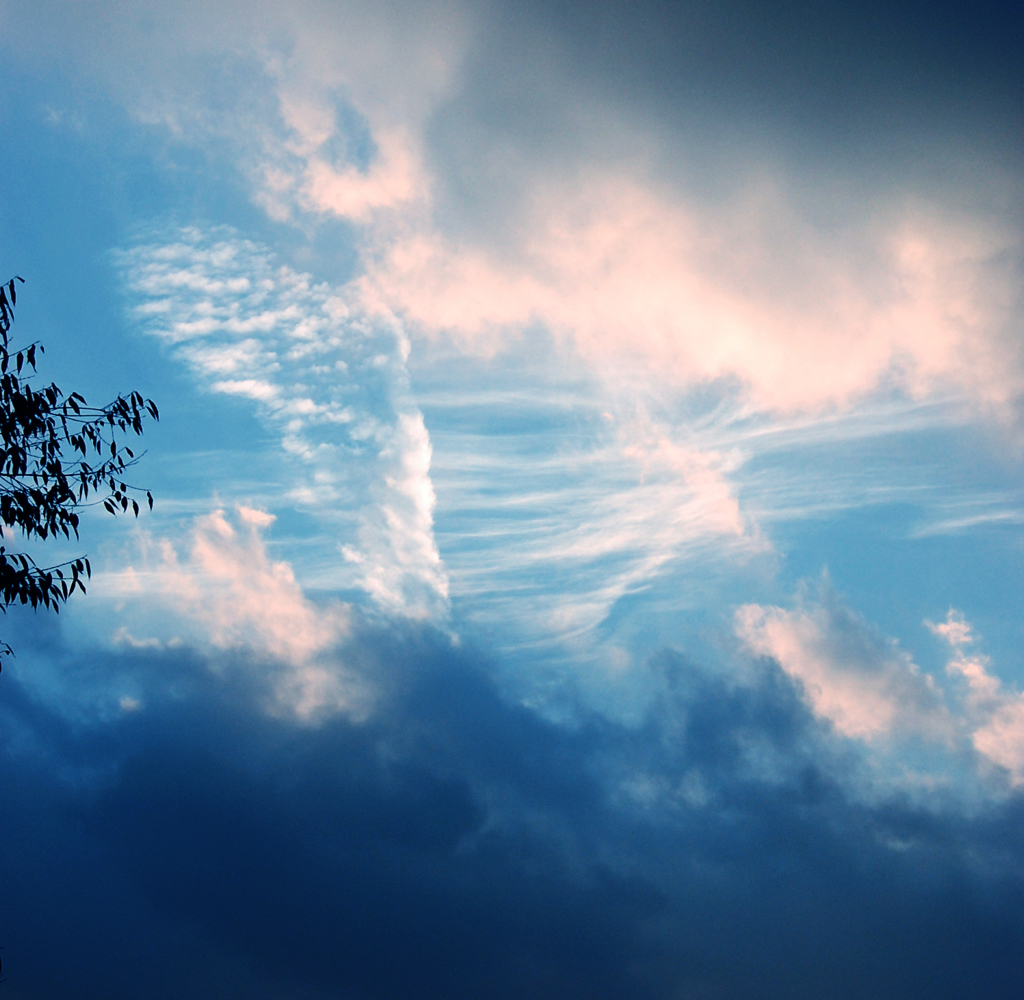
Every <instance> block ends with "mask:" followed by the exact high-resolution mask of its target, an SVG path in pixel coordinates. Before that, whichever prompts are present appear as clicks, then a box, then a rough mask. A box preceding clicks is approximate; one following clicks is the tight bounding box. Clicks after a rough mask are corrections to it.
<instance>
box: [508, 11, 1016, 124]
mask: <svg viewBox="0 0 1024 1000" xmlns="http://www.w3.org/2000/svg"><path fill="white" fill-rule="evenodd" d="M528 6H529V8H530V14H528V15H525V16H524V14H523V13H522V5H516V6H515V8H512V7H507V8H503V13H502V14H501V15H500V17H499V23H500V24H501V28H500V29H499V32H500V34H502V35H503V36H504V37H506V38H508V37H510V36H514V35H515V33H516V29H517V28H518V27H519V26H521V25H523V23H524V22H526V23H527V24H528V25H529V27H528V28H527V30H526V32H525V33H524V35H525V37H531V36H532V38H533V40H534V42H535V44H536V43H537V39H538V38H545V37H546V38H548V39H549V40H550V43H551V44H553V45H554V46H556V47H557V51H558V52H559V53H562V54H570V55H571V56H572V58H573V60H574V61H575V62H576V64H577V65H578V66H579V67H581V68H582V69H584V70H585V71H586V73H587V75H588V76H589V78H590V79H591V81H593V82H597V83H598V84H600V81H601V80H603V81H604V82H605V88H606V89H607V90H608V91H609V92H615V93H617V94H620V95H622V96H626V97H641V98H642V97H644V95H645V91H648V90H649V91H652V92H653V93H654V94H656V95H658V96H659V97H660V98H662V99H664V100H668V101H672V102H675V103H677V104H687V103H689V104H695V105H697V106H700V105H702V104H704V105H710V106H714V105H716V104H717V105H719V106H720V107H721V106H722V105H726V106H728V105H731V106H732V107H733V109H734V110H735V111H737V112H741V111H742V109H744V108H746V109H747V111H749V112H751V113H753V114H754V115H758V114H768V115H772V116H781V117H786V116H791V117H793V118H794V120H796V121H805V122H806V123H808V124H813V125H815V126H816V127H818V128H820V127H822V126H827V125H829V123H832V125H833V126H837V127H838V128H840V129H841V128H843V127H844V125H849V124H852V123H853V122H855V121H856V120H858V119H862V118H863V119H864V120H865V122H866V123H867V122H869V121H870V120H871V119H875V120H876V122H877V121H880V120H886V119H888V120H889V121H890V122H891V123H892V124H898V123H899V122H900V119H901V118H902V117H904V116H905V115H907V114H909V113H914V112H921V111H922V110H926V109H929V108H930V110H931V113H932V114H933V115H936V116H939V117H946V116H948V117H949V118H950V119H951V120H953V121H957V120H959V121H961V122H963V123H966V122H967V120H968V118H969V116H970V115H971V114H972V113H976V112H980V111H984V110H985V109H988V110H989V111H992V110H996V109H999V110H1001V111H1002V113H1003V114H1008V115H1010V116H1012V117H1013V119H1014V120H1015V122H1016V124H1017V125H1018V126H1019V125H1020V123H1021V111H1020V107H1021V104H1020V102H1021V100H1022V98H1024V72H1022V70H1021V64H1020V58H1019V56H1020V51H1021V48H1022V45H1024V16H1022V14H1021V11H1020V8H1019V6H1018V5H1014V4H1010V3H1002V2H989V3H981V4H972V3H964V2H949V3H920V2H914V0H903V2H895V3H831V4H829V3H809V2H806V0H787V2H782V3H773V4H765V3H756V2H753V0H726V2H715V3H710V2H699V0H690V2H678V0H647V2H642V3H636V4H624V3H620V2H609V0H599V2H598V3H593V4H586V5H583V4H578V3H554V4H548V3H545V4H532V5H528ZM903 124H908V122H907V121H904V122H903ZM1018 138H1019V136H1018Z"/></svg>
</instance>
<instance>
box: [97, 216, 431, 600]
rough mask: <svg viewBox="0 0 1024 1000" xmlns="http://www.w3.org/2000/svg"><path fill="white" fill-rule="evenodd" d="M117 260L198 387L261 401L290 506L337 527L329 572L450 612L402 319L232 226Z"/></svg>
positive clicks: (193, 232)
mask: <svg viewBox="0 0 1024 1000" xmlns="http://www.w3.org/2000/svg"><path fill="white" fill-rule="evenodd" d="M116 259H117V261H118V263H119V266H120V267H121V269H122V273H123V275H124V278H125V282H126V284H127V287H128V290H129V293H130V296H131V299H132V316H133V318H134V319H135V321H136V322H137V323H139V324H140V325H141V327H142V328H143V329H144V330H145V331H146V332H148V333H150V334H152V335H154V336H156V337H158V338H159V339H160V340H161V341H162V342H163V343H164V344H165V345H166V346H167V349H168V350H169V352H170V353H171V354H172V356H173V357H174V358H175V359H176V360H178V361H179V362H180V363H183V364H184V365H185V366H186V367H187V368H188V370H189V371H190V373H191V374H192V376H193V377H194V378H195V379H196V381H197V383H198V384H199V386H200V387H201V388H203V389H206V390H207V391H209V392H213V393H218V394H222V395H226V396H237V397H241V398H243V399H246V400H251V401H252V402H253V403H254V404H255V405H256V410H257V413H258V415H259V417H260V418H261V420H262V421H263V422H264V423H265V424H266V425H267V426H268V427H270V428H272V429H273V430H274V431H275V432H276V433H278V434H279V435H280V442H281V449H282V450H283V452H284V454H285V456H286V457H289V458H291V459H292V460H293V462H292V465H291V469H290V472H291V475H292V476H293V477H294V480H293V482H292V483H291V484H290V486H289V490H288V495H287V497H286V499H287V500H288V501H289V502H290V503H291V504H294V505H296V506H298V507H299V509H301V510H305V511H309V512H312V513H315V514H316V516H317V518H318V519H319V520H320V523H321V524H322V525H323V526H324V527H325V528H328V527H329V528H330V529H331V530H332V531H333V533H334V538H333V546H331V549H332V550H333V553H332V554H333V556H334V558H333V560H332V564H331V565H328V566H327V567H326V568H325V570H326V571H325V572H324V575H325V576H326V577H327V578H328V579H329V578H330V574H331V573H333V576H334V585H335V587H338V586H352V585H356V586H361V587H363V589H364V590H366V591H367V592H368V593H369V594H370V595H371V596H372V597H373V598H375V599H377V600H379V601H380V602H381V603H382V606H383V607H384V608H385V609H386V610H387V611H389V612H391V613H397V614H410V615H413V616H416V617H422V616H443V615H444V614H445V613H446V606H447V586H448V584H447V577H446V575H445V570H444V566H443V564H442V563H441V560H440V557H439V555H438V552H437V547H436V545H435V544H434V540H433V535H432V524H433V520H432V515H433V488H432V486H431V483H430V454H431V449H430V440H429V436H428V435H427V431H426V428H425V426H424V424H423V418H422V416H421V414H420V412H419V410H418V408H417V406H416V403H415V401H414V400H413V398H412V395H411V392H410V389H409V379H408V374H407V372H406V359H407V357H408V349H409V348H408V342H407V340H406V338H405V335H404V333H403V331H402V328H401V325H400V324H398V323H397V322H396V321H395V320H394V318H393V317H392V318H390V319H388V318H386V317H384V318H382V317H375V318H370V317H367V316H366V315H365V314H364V313H363V312H361V311H360V310H359V309H358V307H357V305H356V304H355V303H353V301H352V298H351V295H350V294H349V293H348V291H347V290H346V289H345V288H341V289H337V288H332V287H330V286H329V285H326V284H316V283H314V282H313V281H312V279H311V278H310V276H309V275H307V274H300V273H297V272H295V271H293V270H292V269H290V268H288V267H286V266H282V265H279V264H277V263H276V262H275V261H274V259H273V256H272V255H271V254H270V253H269V252H268V251H267V250H266V249H265V248H263V247H260V246H258V245H257V244H254V243H252V242H250V241H247V240H243V239H241V238H240V237H238V235H237V234H236V233H234V232H233V231H231V230H229V229H220V230H213V231H211V232H204V231H201V230H198V229H194V228H193V229H185V230H181V231H177V232H173V233H170V234H167V235H166V236H165V237H164V239H163V241H161V242H157V243H148V244H140V245H138V246H135V247H133V248H132V249H130V250H125V251H121V252H119V253H118V254H117V255H116ZM350 512H355V513H354V514H353V513H350ZM353 522H355V523H354V524H353ZM342 551H344V552H345V553H347V554H348V557H349V559H348V562H347V563H346V561H345V560H343V559H342V557H341V556H342ZM346 565H347V566H348V567H350V569H349V571H348V572H346V570H345V567H346ZM353 568H354V570H355V572H354V574H353V572H352V569H353ZM353 576H354V579H353Z"/></svg>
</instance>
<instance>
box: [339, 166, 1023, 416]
mask: <svg viewBox="0 0 1024 1000" xmlns="http://www.w3.org/2000/svg"><path fill="white" fill-rule="evenodd" d="M787 202H788V199H787V196H786V194H785V192H784V189H779V188H778V187H774V186H772V185H762V186H761V189H760V190H758V189H756V188H755V189H754V190H752V191H750V192H748V193H747V194H746V195H745V196H741V197H739V198H738V199H737V200H736V201H735V203H733V204H730V205H729V206H728V207H727V208H726V209H725V210H724V211H723V210H721V209H719V210H717V211H716V210H713V209H711V208H710V207H708V206H700V205H698V204H694V203H690V204H688V203H687V200H686V199H685V198H684V197H680V196H679V195H678V194H675V193H673V192H672V191H671V190H668V189H663V190H659V189H658V187H657V186H656V185H655V184H652V183H650V182H645V181H644V180H643V179H642V178H640V177H637V176H635V175H631V174H630V173H619V174H612V175H605V176H600V175H599V176H596V177H584V178H576V179H574V180H573V182H572V183H571V185H566V186H565V187H561V186H559V185H557V184H556V185H554V186H551V185H545V184H544V182H541V181H538V182H537V184H536V187H535V190H534V191H533V192H532V196H531V200H530V202H529V203H528V205H527V206H526V207H525V209H524V212H525V214H526V218H527V221H525V222H524V223H523V225H522V230H521V231H522V233H523V236H522V238H521V240H520V241H518V242H517V243H516V244H515V245H514V246H512V247H509V246H505V247H502V249H501V250H500V252H494V251H492V250H489V249H488V248H487V247H486V246H485V245H479V244H478V245H475V246H474V245H473V243H472V242H469V241H465V242H462V243H460V242H458V241H455V240H452V239H451V238H448V237H446V236H445V235H444V234H443V233H442V232H439V231H436V230H430V229H422V228H421V229H419V230H417V231H414V232H413V233H411V234H408V235H406V234H404V233H402V232H400V231H399V232H398V233H397V234H396V235H395V237H393V238H392V239H390V240H389V238H388V237H387V235H385V236H383V237H381V245H380V249H379V251H377V252H376V253H375V254H374V256H372V257H371V258H370V266H369V270H368V274H367V277H366V279H365V282H364V285H365V288H366V294H367V295H368V296H370V298H371V301H380V302H382V303H386V305H387V306H388V307H389V308H390V309H393V310H395V311H396V312H398V313H399V314H401V315H403V316H405V317H407V318H408V319H409V321H410V322H412V323H414V324H415V325H416V326H417V327H418V328H419V329H421V330H423V331H426V332H427V333H428V334H430V335H437V334H438V333H442V332H443V333H448V334H451V335H454V336H456V337H457V338H458V339H459V342H460V343H462V344H464V345H465V346H466V347H467V348H469V349H473V350H484V351H485V352H492V351H493V350H495V347H496V345H501V344H502V343H503V342H504V340H505V338H507V337H508V336H510V335H515V333H516V332H517V331H521V330H523V329H524V328H526V327H528V326H529V325H530V324H533V323H540V324H543V325H545V326H546V327H548V328H549V329H551V330H553V331H555V332H556V333H558V334H560V335H562V336H565V337H568V338H570V340H571V342H572V343H573V344H574V345H575V346H576V348H577V350H578V351H579V352H580V354H581V355H582V357H583V358H584V359H585V360H586V361H587V363H588V364H590V365H592V366H594V367H595V368H596V369H597V370H599V371H601V372H603V373H605V374H606V376H607V377H608V378H610V379H612V380H613V382H615V383H617V382H619V381H621V377H619V376H618V375H617V374H616V373H617V372H618V371H620V370H621V369H622V368H623V366H625V367H626V370H627V371H634V370H642V371H643V372H644V373H645V378H646V379H647V380H648V381H653V383H654V384H655V385H658V384H659V383H665V384H667V385H668V386H673V387H675V388H677V389H683V388H686V387H692V386H694V385H700V384H704V383H708V382H715V381H723V382H726V383H728V382H735V383H736V384H738V386H739V387H741V388H742V390H743V392H744V393H745V394H746V395H748V396H749V398H750V401H751V402H752V403H753V405H755V406H757V407H759V408H763V409H768V410H775V411H781V412H794V411H801V410H803V411H821V410H823V409H827V408H829V407H832V406H846V405H849V404H851V403H853V402H855V401H858V400H860V399H862V398H863V397H865V396H867V395H868V394H870V393H872V392H874V391H876V390H878V389H880V388H883V387H892V386H895V387H898V388H900V389H902V390H904V391H906V392H908V393H909V394H910V395H912V396H917V397H920V396H924V395H927V394H929V393H933V392H936V391H948V390H949V389H950V388H957V389H959V390H961V391H966V392H967V393H968V394H969V396H970V397H971V398H972V399H973V400H974V401H975V402H976V403H977V404H978V405H981V406H983V407H995V408H998V407H1001V406H1005V405H1007V404H1009V403H1011V402H1012V401H1013V400H1014V399H1016V397H1017V395H1018V394H1019V393H1020V391H1021V388H1022V385H1024V382H1022V377H1021V366H1020V359H1019V357H1018V356H1017V353H1016V349H1015V344H1016V339H1015V336H1014V331H1015V330H1016V326H1015V323H1016V316H1017V314H1018V310H1017V308H1016V307H1017V298H1016V292H1015V290H1014V289H1015V287H1016V286H1015V284H1014V282H1015V281H1016V279H1015V277H1013V275H1016V274H1019V272H1020V269H1019V258H1020V248H1019V246H1018V245H1017V242H1016V238H1015V237H1014V236H1013V235H1012V233H1011V232H1010V231H1001V228H1000V226H999V225H998V223H995V222H992V221H988V220H985V219H982V218H969V217H965V218H962V219H959V220H958V219H953V218H949V219H944V218H943V217H942V213H941V212H938V211H935V210H927V209H926V210H913V209H910V208H907V209H899V210H897V212H896V213H895V216H896V217H895V219H893V218H892V216H893V211H892V208H891V206H885V207H884V211H885V212H886V215H887V216H888V219H887V220H886V221H883V220H882V219H881V218H879V219H876V220H862V221H861V222H860V223H859V225H860V226H861V227H862V228H861V231H860V232H856V231H851V232H849V233H848V234H847V239H846V241H845V243H843V242H837V241H835V239H834V238H831V237H830V236H829V235H827V234H826V233H823V232H821V231H818V230H816V228H815V227H814V226H813V225H811V224H809V223H807V222H804V221H802V220H801V218H800V212H799V209H798V208H797V207H796V206H792V205H790V204H788V203H787ZM879 208H880V209H882V206H879ZM322 210H324V211H327V210H329V206H328V205H327V204H326V203H325V204H324V205H323V206H322ZM783 246H785V252H784V254H783V253H782V252H781V251H782V247H783ZM1008 258H1009V259H1012V260H1014V261H1016V262H1017V263H1016V264H1015V265H1014V267H1012V268H1011V269H1010V272H1008V273H1007V274H1005V275H1003V274H1002V273H1001V271H1002V269H1003V268H1004V261H1005V260H1007V259H1008Z"/></svg>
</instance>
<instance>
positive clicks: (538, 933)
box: [0, 636, 1024, 1000]
mask: <svg viewBox="0 0 1024 1000" xmlns="http://www.w3.org/2000/svg"><path fill="white" fill-rule="evenodd" d="M354 652H355V651H353V650H350V651H349V655H350V656H351V655H354ZM359 655H360V656H361V657H362V658H363V661H364V663H366V664H375V665H376V667H377V669H385V668H387V665H388V664H392V665H395V664H399V665H401V668H400V669H396V668H394V667H392V668H391V673H392V676H393V678H394V680H393V689H392V693H391V695H390V696H389V698H388V701H387V705H386V707H385V708H383V709H382V710H381V712H380V713H379V714H378V715H377V716H375V717H374V718H373V719H371V720H370V721H369V722H367V723H364V724H353V723H351V722H349V721H344V720H341V719H337V720H334V721H331V722H328V723H327V724H325V725H323V726H321V727H319V728H305V727H297V726H295V725H294V724H292V723H290V722H286V721H283V720H275V719H272V718H268V717H267V716H265V715H264V714H262V713H261V712H260V711H259V709H258V705H259V703H260V699H261V692H260V691H259V689H258V685H253V684H252V683H250V682H248V681H245V680H244V679H243V678H244V677H246V676H251V675H248V674H247V672H246V671H245V670H244V664H241V663H236V664H234V665H233V666H231V665H224V664H222V665H221V668H220V671H221V672H220V675H219V678H217V677H215V676H214V675H213V674H211V673H210V672H209V670H208V669H207V665H206V664H204V663H202V662H200V661H199V660H196V659H189V658H188V657H186V656H183V655H180V654H176V655H174V656H171V655H153V656H150V657H148V658H144V659H138V658H136V659H134V660H133V661H132V662H128V661H124V662H122V663H120V664H116V663H115V664H112V663H108V664H107V668H110V667H111V666H113V667H118V668H125V669H127V668H130V669H131V670H132V671H133V672H134V673H135V675H136V677H139V678H141V677H148V678H149V680H148V681H147V682H146V683H145V684H144V686H145V688H146V690H147V694H146V704H145V707H144V708H143V709H141V710H140V711H138V712H134V713H126V714H123V715H118V716H115V717H113V718H111V719H110V720H109V721H107V722H96V721H93V722H90V723H82V722H78V723H76V722H72V721H69V720H68V719H67V718H66V717H64V716H58V715H56V714H54V713H53V712H52V711H51V710H49V709H47V708H46V707H45V706H43V705H42V704H40V703H39V702H37V701H33V700H32V699H31V698H29V697H28V696H27V694H26V692H25V689H23V688H22V687H21V686H19V685H18V684H17V682H16V681H15V680H14V679H13V677H12V676H11V675H9V674H8V673H6V672H5V674H4V680H3V729H2V732H3V749H2V754H3V763H2V772H0V787H2V801H3V810H4V823H3V883H4V894H3V924H2V927H0V935H2V943H3V945H4V947H5V951H4V963H5V972H6V973H7V974H8V982H7V983H5V985H4V989H5V990H7V991H8V994H7V995H8V996H11V997H34V998H47V997H64V996H69V995H75V996H81V997H90V996H97V997H99V996H102V997H104V998H111V997H137V996H141V995H145V996H147V997H154V998H158V997H164V996H167V997H170V996H180V995H188V996H196V997H207V996H208V997H227V996H245V997H277V996H289V997H296V996H298V997H348V996H352V997H367V998H382V1000H383V998H395V1000H398V998H408V997H418V998H428V997H439V998H440V997H445V998H455V997H466V998H470V997H481V996H495V997H522V996H533V997H559V998H562V997H608V998H612V997H623V998H625V997H637V996H644V997H679V996H683V997H687V996H701V997H737V998H738V997H743V998H748V997H754V998H757V997H764V998H769V997H780V998H781V997H787V998H793V997H808V998H810V997H818V996H820V995H821V993H822V989H823V988H824V987H825V986H826V985H827V992H828V994H829V995H830V996H833V997H859V996H868V995H870V996H887V997H899V996H919V995H928V996H935V997H944V996H949V997H953V996H956V997H973V996H978V997H982V996H1006V995H1009V992H1011V991H1012V984H1014V983H1016V982H1019V978H1020V975H1021V972H1022V971H1024V969H1022V968H1021V960H1020V955H1021V954H1024V948H1022V947H1021V946H1022V944H1024V918H1022V916H1021V914H1022V912H1024V910H1022V908H1021V903H1022V902H1024V877H1022V869H1021V861H1022V860H1024V842H1022V835H1021V832H1020V831H1021V829H1022V828H1024V827H1022V826H1021V823H1020V820H1021V819H1022V818H1024V809H1022V807H1021V804H1020V803H1019V802H1012V803H1010V804H1009V805H1006V806H1003V807H999V808H994V809H993V810H991V811H990V812H989V813H987V814H985V815H983V816H981V817H980V818H975V819H973V820H967V819H964V818H962V817H959V816H958V815H957V814H956V813H949V814H935V813H930V812H925V811H921V810H918V809H915V808H913V807H911V806H910V805H909V804H907V803H906V802H902V801H900V800H898V799H891V800H888V801H886V802H885V803H884V804H882V805H879V806H874V807H867V806H864V805H858V804H856V803H855V802H854V801H852V800H851V798H850V797H849V795H847V794H846V793H845V792H844V790H843V777H842V776H843V774H844V769H845V768H846V767H853V766H854V764H853V763H852V762H849V763H848V764H846V765H844V764H843V763H842V758H841V756H840V755H839V753H838V751H837V750H836V749H835V747H834V746H832V744H831V743H830V741H829V738H828V737H827V734H824V733H822V732H821V731H820V730H819V729H818V728H817V726H816V724H815V723H814V721H813V720H812V719H811V718H809V717H808V715H807V714H806V711H805V710H804V709H803V708H802V707H801V703H800V702H799V700H798V698H797V696H796V693H795V692H794V690H793V688H792V687H791V686H790V685H789V684H788V682H787V681H786V680H785V678H784V677H783V676H782V675H781V673H780V672H779V671H777V670H775V669H773V668H771V667H766V668H765V671H764V672H763V674H762V675H761V676H760V679H759V680H758V681H756V682H755V683H753V684H750V685H745V686H740V687H734V686H730V685H728V684H726V683H724V682H723V681H722V680H720V679H715V678H713V677H712V676H710V675H709V674H708V673H706V672H705V671H702V670H700V669H698V668H695V667H693V666H692V665H690V664H688V663H687V662H686V661H685V660H684V659H682V658H681V657H679V656H677V655H675V654H671V655H670V654H666V655H665V656H664V657H663V658H662V659H661V661H660V663H659V670H660V672H661V676H662V679H663V688H664V694H663V696H662V698H661V700H660V703H659V705H658V707H657V708H656V709H655V710H653V711H652V713H651V715H650V717H649V718H648V720H647V722H646V723H645V724H644V725H643V726H641V727H639V728H634V729H627V728H623V727H621V726H618V725H616V724H613V723H610V722H608V721H607V720H604V719H600V718H596V717H592V716H587V715H586V714H585V713H582V712H581V713H580V714H579V717H578V719H577V721H576V722H575V723H574V724H572V725H557V724H554V723H552V722H548V721H544V720H543V719H541V718H539V717H538V716H537V715H535V714H533V713H532V712H530V711H529V710H527V709H524V708H521V707H515V706H510V705H508V704H507V703H505V702H504V701H503V700H502V699H501V698H500V697H499V696H498V695H497V693H496V692H495V690H494V688H493V687H492V685H491V683H490V682H489V681H488V679H487V677H486V675H485V673H484V672H483V671H482V669H481V668H480V666H479V665H477V664H475V663H474V662H473V658H472V656H470V655H468V654H465V653H456V652H453V651H452V650H451V649H450V648H448V647H447V645H446V644H445V643H444V642H441V641H437V640H434V639H432V638H431V637H430V636H418V637H410V638H408V639H407V640H405V641H399V640H396V639H394V637H391V638H383V637H380V636H364V638H363V639H362V640H361V643H360V649H359Z"/></svg>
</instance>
